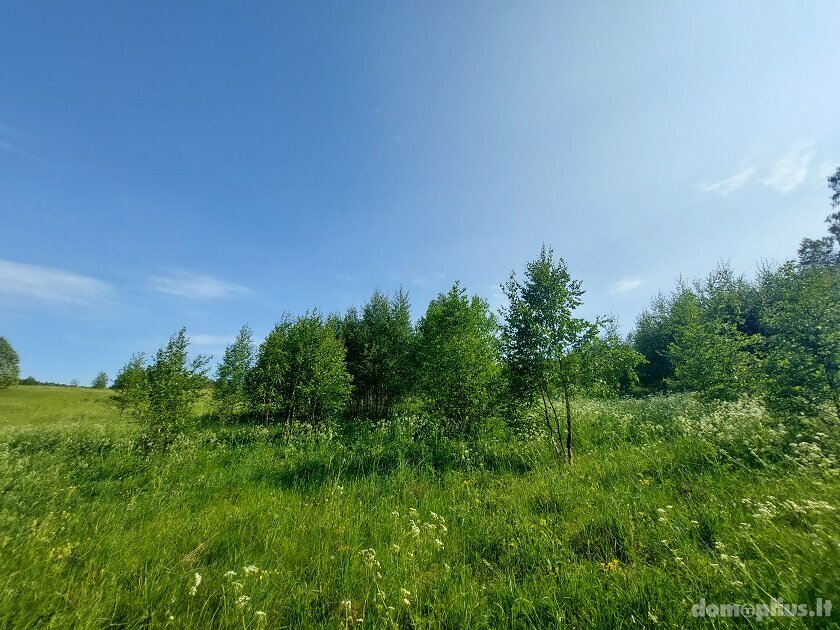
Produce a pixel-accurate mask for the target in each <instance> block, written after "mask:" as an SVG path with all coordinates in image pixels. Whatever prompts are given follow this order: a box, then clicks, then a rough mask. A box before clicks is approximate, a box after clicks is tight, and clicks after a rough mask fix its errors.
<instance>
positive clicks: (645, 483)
mask: <svg viewBox="0 0 840 630" xmlns="http://www.w3.org/2000/svg"><path fill="white" fill-rule="evenodd" d="M640 483H641V484H642V485H643V486H649V485H650V479H642V480H641V482H640Z"/></svg>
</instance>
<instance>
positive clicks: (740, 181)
mask: <svg viewBox="0 0 840 630" xmlns="http://www.w3.org/2000/svg"><path fill="white" fill-rule="evenodd" d="M754 174H755V167H754V166H750V167H748V168H745V169H744V170H742V171H741V172H740V173H736V174H735V175H733V176H732V177H727V178H726V179H722V180H720V181H719V182H713V183H711V184H700V189H701V190H702V191H703V192H712V193H718V194H721V195H728V194H729V193H731V192H734V191H736V190H738V189H739V188H741V187H742V186H744V185H745V184H747V183H748V182H749V181H750V179H752V176H753V175H754Z"/></svg>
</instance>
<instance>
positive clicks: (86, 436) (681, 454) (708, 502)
mask: <svg viewBox="0 0 840 630" xmlns="http://www.w3.org/2000/svg"><path fill="white" fill-rule="evenodd" d="M829 183H830V186H831V187H832V191H833V193H834V194H833V196H832V203H833V204H834V205H837V204H838V203H840V188H838V186H840V169H838V172H837V174H835V175H834V176H833V177H832V178H830V180H829ZM828 224H829V229H828V232H829V235H828V236H826V237H824V238H821V239H816V240H812V239H804V240H803V242H802V245H801V247H800V249H799V252H798V259H797V260H796V261H789V262H787V263H784V264H782V265H780V266H778V267H772V268H771V267H764V268H762V269H760V271H759V273H758V274H757V277H756V279H755V280H753V281H750V280H747V279H745V278H743V277H738V276H736V275H735V274H734V273H733V272H732V271H731V269H729V268H728V266H726V265H719V266H718V267H717V268H716V269H715V270H714V271H713V272H712V273H711V274H710V275H709V276H708V277H707V278H705V279H703V280H700V281H697V282H694V283H692V284H689V283H685V282H679V283H678V285H677V287H676V289H675V290H674V291H673V292H672V293H671V294H669V295H660V296H658V297H657V298H655V299H654V300H653V302H652V304H651V306H650V308H649V309H648V310H647V311H645V312H644V313H642V314H641V315H640V317H639V318H638V321H637V322H636V327H635V330H634V332H633V333H632V335H631V336H630V338H629V339H628V340H622V339H621V338H620V336H619V335H618V333H617V328H616V326H615V323H614V322H611V321H610V320H608V319H605V318H598V319H596V321H588V320H586V319H584V318H582V317H580V315H579V311H578V308H579V307H580V306H581V304H582V300H583V296H584V291H583V287H582V286H581V284H580V283H579V282H578V281H576V280H574V278H573V277H572V275H571V274H570V272H569V270H568V268H567V265H566V262H565V261H564V260H563V259H562V258H557V257H555V255H554V252H553V251H552V250H551V249H550V248H546V247H544V248H543V249H542V250H541V252H540V253H539V255H538V257H537V258H536V259H535V260H533V261H531V262H529V263H528V264H527V265H526V267H525V270H524V273H522V275H521V276H517V275H516V274H515V273H513V274H511V277H510V279H509V281H508V282H507V283H506V284H504V285H503V291H504V293H505V295H506V296H507V298H508V303H507V305H506V306H505V307H504V308H503V309H502V311H501V314H500V317H499V318H497V317H496V315H495V314H493V313H492V312H491V311H490V309H489V307H488V304H487V302H486V301H485V300H483V299H482V298H481V297H479V296H475V295H473V296H470V295H469V294H468V293H467V291H466V289H465V288H463V287H462V286H461V285H460V284H459V283H456V284H455V285H454V286H453V287H452V288H451V289H450V290H449V291H448V292H446V293H442V294H440V295H438V296H437V298H435V299H434V300H433V301H432V302H431V303H430V304H429V306H428V308H427V309H426V312H425V314H424V315H423V316H422V318H420V320H419V321H418V323H417V325H416V326H415V325H414V324H413V322H412V320H411V317H410V305H409V302H408V296H407V295H406V294H405V293H404V292H402V291H400V292H398V293H396V294H395V295H393V296H390V297H389V296H387V295H385V294H382V293H380V292H376V293H374V295H373V296H372V297H371V299H370V300H369V302H368V303H367V304H366V305H365V306H364V307H363V308H362V309H361V311H356V310H355V309H350V310H349V311H348V312H347V313H345V314H344V315H331V316H329V317H324V316H323V315H322V314H320V313H319V312H317V311H312V312H308V313H306V314H304V315H302V316H298V317H295V316H292V315H286V316H284V317H283V318H282V319H281V320H280V321H279V322H278V324H277V325H276V326H275V328H274V329H273V330H272V331H271V332H270V333H269V334H268V336H267V337H266V339H265V340H263V341H262V343H261V344H260V345H259V347H258V348H255V343H254V341H253V338H252V333H251V331H250V329H249V328H248V327H247V326H245V327H243V328H242V330H241V331H240V333H239V335H238V336H237V338H236V340H235V341H234V343H233V344H231V346H230V347H229V348H228V349H227V351H226V352H225V354H224V356H223V357H222V361H221V363H220V364H219V366H218V368H217V370H216V373H215V380H214V381H212V382H211V381H209V380H208V379H207V377H206V372H207V362H208V360H207V358H206V357H201V356H198V357H194V358H192V359H191V358H190V355H189V340H188V337H187V335H186V331H185V330H183V329H182V330H180V331H179V332H178V333H176V334H175V335H173V336H172V337H171V338H170V339H169V341H168V342H167V344H166V345H165V346H164V347H163V348H161V349H160V350H159V351H158V352H157V354H156V355H155V357H154V360H153V361H151V362H150V363H147V360H146V357H145V356H144V355H142V354H138V355H135V356H134V357H132V358H131V360H130V361H129V362H128V363H127V364H126V366H125V367H124V368H123V369H122V370H121V371H120V372H119V374H118V375H117V377H116V379H115V381H114V392H113V394H109V393H107V392H104V391H101V390H100V389H97V388H90V389H88V388H75V389H63V390H59V389H50V388H42V387H37V386H31V387H26V388H23V387H20V388H18V387H12V388H9V389H6V390H4V392H3V394H2V396H0V417H3V418H7V417H8V418H11V419H12V420H11V421H10V422H6V423H4V425H3V428H2V429H0V471H2V479H3V480H4V482H3V486H2V497H3V501H2V502H0V575H3V576H4V578H3V579H4V583H3V584H2V588H0V626H3V627H6V626H8V627H37V626H58V627H101V626H104V625H108V626H111V625H113V626H122V627H160V626H172V627H217V626H219V627H233V626H237V627H239V626H241V627H250V628H258V627H301V626H306V627H323V626H327V627H345V628H346V627H351V626H352V627H364V626H367V627H412V628H413V627H441V626H443V627H461V626H470V627H487V628H491V627H500V626H501V627H541V626H548V627H554V626H558V625H563V624H568V625H570V626H572V627H582V626H586V627H589V626H592V627H601V628H618V627H640V626H645V627H648V626H656V625H660V624H661V625H665V626H672V627H673V626H676V627H682V626H687V625H690V624H691V623H693V622H694V621H695V619H694V618H693V617H691V616H690V615H691V608H692V605H693V604H694V603H695V602H697V601H699V600H700V599H705V600H706V601H710V602H769V599H770V598H771V597H773V598H781V599H783V600H784V601H787V602H814V601H815V600H816V598H818V597H822V598H825V599H831V598H832V596H833V595H834V592H833V590H832V589H833V588H835V586H836V584H837V582H838V579H839V578H840V565H838V563H837V561H836V557H837V554H838V551H840V525H838V523H840V521H838V519H837V513H836V510H837V505H838V500H840V484H838V474H839V473H840V464H838V458H840V391H839V390H838V387H840V375H838V365H840V285H838V283H840V247H838V245H840V240H838V239H840V212H835V213H834V214H832V215H830V216H829V217H828ZM2 341H4V342H5V340H2ZM5 343H6V345H8V342H5ZM9 348H11V346H9ZM9 356H11V355H9ZM15 357H16V355H15ZM4 369H5V368H4ZM100 376H101V377H104V379H103V378H100V377H98V381H99V382H100V383H101V382H102V381H103V380H104V383H105V384H107V375H104V373H103V374H102V375H100ZM208 383H212V385H211V386H210V387H208ZM573 452H574V453H575V456H574V459H573V457H572V454H573ZM573 461H574V467H572V466H571V464H572V462H573ZM790 621H791V623H792V624H794V625H798V627H814V626H818V625H823V624H824V623H825V622H827V620H826V619H814V618H797V619H793V620H790Z"/></svg>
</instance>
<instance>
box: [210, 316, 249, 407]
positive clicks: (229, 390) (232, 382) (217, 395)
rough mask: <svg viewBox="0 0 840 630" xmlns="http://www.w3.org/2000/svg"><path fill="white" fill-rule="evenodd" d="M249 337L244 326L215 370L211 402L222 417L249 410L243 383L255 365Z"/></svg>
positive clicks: (244, 383)
mask: <svg viewBox="0 0 840 630" xmlns="http://www.w3.org/2000/svg"><path fill="white" fill-rule="evenodd" d="M252 334H253V333H252V332H251V329H250V328H249V327H248V325H247V324H246V325H244V326H242V328H241V329H240V330H239V333H238V334H237V335H236V339H234V341H233V343H232V344H231V345H229V346H228V347H227V348H226V349H225V354H224V356H223V357H222V362H221V363H220V364H219V366H218V367H217V368H216V380H215V383H214V385H213V401H214V404H215V408H216V412H217V413H218V414H219V416H220V417H221V418H232V417H234V416H237V415H239V414H241V413H243V412H244V411H245V410H246V409H247V408H248V396H247V390H246V381H247V378H248V372H249V371H250V370H251V367H252V365H253V363H254V343H253V341H252Z"/></svg>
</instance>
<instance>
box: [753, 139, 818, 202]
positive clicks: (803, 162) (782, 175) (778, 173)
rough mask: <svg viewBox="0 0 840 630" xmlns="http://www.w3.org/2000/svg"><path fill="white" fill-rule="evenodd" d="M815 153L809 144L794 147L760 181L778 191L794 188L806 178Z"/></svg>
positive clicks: (782, 191) (789, 190)
mask: <svg viewBox="0 0 840 630" xmlns="http://www.w3.org/2000/svg"><path fill="white" fill-rule="evenodd" d="M815 153H816V151H814V150H813V149H811V148H810V146H802V145H799V146H797V147H794V148H793V149H791V151H790V152H789V153H788V154H787V155H785V156H784V157H783V158H781V159H780V160H778V161H777V162H776V163H775V164H774V165H773V168H772V170H771V171H770V175H768V176H767V177H766V178H765V179H763V180H762V181H761V183H762V184H764V185H765V186H767V187H769V188H772V189H773V190H775V191H777V192H780V193H789V192H791V191H793V190H796V189H797V188H799V186H801V185H802V184H803V183H804V182H805V180H806V179H807V178H808V170H809V165H810V163H811V160H812V159H813V158H814V155H815Z"/></svg>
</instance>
